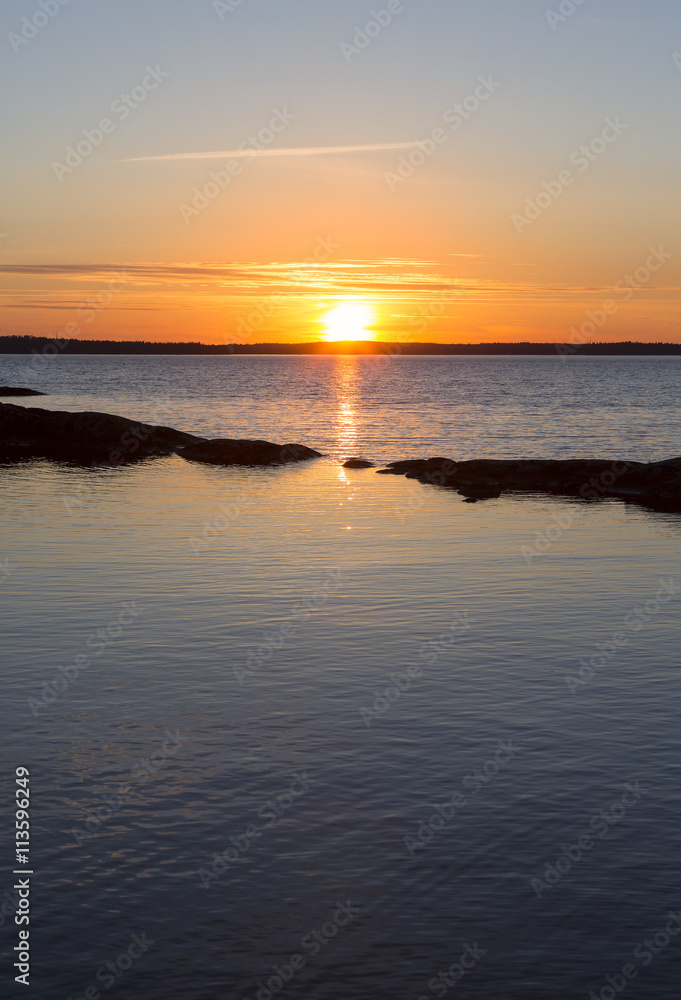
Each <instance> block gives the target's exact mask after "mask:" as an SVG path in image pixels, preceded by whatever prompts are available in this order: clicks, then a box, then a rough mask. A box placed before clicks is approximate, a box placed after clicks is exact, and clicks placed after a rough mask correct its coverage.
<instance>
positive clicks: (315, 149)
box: [122, 142, 418, 163]
mask: <svg viewBox="0 0 681 1000" xmlns="http://www.w3.org/2000/svg"><path fill="white" fill-rule="evenodd" d="M416 145H418V143H416V142H382V143H374V144H373V145H368V146H299V147H294V148H291V149H250V148H245V149H223V150H219V151H215V152H212V153H164V154H163V155H162V156H132V157H129V158H128V159H126V160H123V161H122V162H123V163H142V162H148V161H149V160H222V159H225V158H226V157H228V158H230V159H236V158H237V157H248V158H249V159H250V158H252V157H254V156H324V155H332V154H334V153H370V152H380V151H381V150H385V149H409V148H410V147H412V146H416Z"/></svg>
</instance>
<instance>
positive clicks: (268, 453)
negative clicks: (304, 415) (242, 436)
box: [180, 438, 321, 465]
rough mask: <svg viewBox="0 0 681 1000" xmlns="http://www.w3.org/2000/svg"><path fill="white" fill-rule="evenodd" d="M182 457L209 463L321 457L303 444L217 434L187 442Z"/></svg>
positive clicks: (281, 462)
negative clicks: (207, 439) (211, 438)
mask: <svg viewBox="0 0 681 1000" xmlns="http://www.w3.org/2000/svg"><path fill="white" fill-rule="evenodd" d="M180 454H181V455H182V457H183V458H187V459H190V460H191V461H193V462H207V463H208V464H209V465H287V464H288V463H290V462H305V461H307V460H308V459H310V458H321V452H318V451H314V450H313V449H312V448H306V447H305V445H304V444H272V443H271V442H270V441H248V440H232V439H231V438H216V439H215V440H214V441H205V440H204V441H200V442H198V443H197V444H190V445H187V447H186V448H183V449H182V450H181V452H180Z"/></svg>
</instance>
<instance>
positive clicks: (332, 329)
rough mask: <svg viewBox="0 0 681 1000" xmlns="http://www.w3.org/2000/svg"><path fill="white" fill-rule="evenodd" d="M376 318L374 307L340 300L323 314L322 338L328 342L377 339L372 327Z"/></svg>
mask: <svg viewBox="0 0 681 1000" xmlns="http://www.w3.org/2000/svg"><path fill="white" fill-rule="evenodd" d="M375 319H376V313H375V311H374V309H373V308H372V307H371V306H369V305H366V303H363V302H340V303H339V304H338V305H337V306H334V307H333V309H330V310H329V311H328V312H327V313H325V314H324V316H322V320H321V322H322V324H323V326H324V330H323V332H322V338H323V339H324V340H325V341H326V342H327V343H333V342H335V341H338V340H376V333H375V331H374V330H372V329H370V326H371V324H372V323H373V322H374V321H375Z"/></svg>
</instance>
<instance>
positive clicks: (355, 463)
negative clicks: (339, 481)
mask: <svg viewBox="0 0 681 1000" xmlns="http://www.w3.org/2000/svg"><path fill="white" fill-rule="evenodd" d="M373 467H374V463H373V462H368V461H367V460H366V458H349V459H348V460H347V462H343V468H344V469H373Z"/></svg>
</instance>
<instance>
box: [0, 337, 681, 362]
mask: <svg viewBox="0 0 681 1000" xmlns="http://www.w3.org/2000/svg"><path fill="white" fill-rule="evenodd" d="M560 346H561V345H559V344H534V343H530V342H522V343H512V344H505V343H494V344H421V343H401V342H400V343H397V342H395V343H387V342H383V341H381V342H375V341H358V342H353V343H347V342H338V343H333V344H327V343H324V342H321V341H319V342H316V343H307V344H200V343H199V342H198V341H185V342H177V343H175V342H173V343H158V342H156V341H151V340H68V341H67V340H59V339H57V338H53V339H51V338H49V337H19V336H9V337H0V354H33V353H37V354H151V355H153V354H174V355H201V354H206V355H215V354H217V355H225V354H331V355H335V354H387V355H389V356H391V357H396V356H399V355H403V356H420V355H435V354H438V355H448V354H454V355H456V354H459V355H463V354H484V355H495V354H507V355H527V354H558V353H560V351H559V348H560ZM570 354H574V355H577V356H579V355H587V356H592V355H619V354H625V355H627V354H629V355H650V354H653V355H664V354H678V355H681V344H669V343H662V342H657V343H652V344H645V343H640V342H639V341H634V340H623V341H619V342H617V343H600V344H582V345H581V346H578V347H575V348H574V349H573V348H570Z"/></svg>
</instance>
